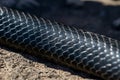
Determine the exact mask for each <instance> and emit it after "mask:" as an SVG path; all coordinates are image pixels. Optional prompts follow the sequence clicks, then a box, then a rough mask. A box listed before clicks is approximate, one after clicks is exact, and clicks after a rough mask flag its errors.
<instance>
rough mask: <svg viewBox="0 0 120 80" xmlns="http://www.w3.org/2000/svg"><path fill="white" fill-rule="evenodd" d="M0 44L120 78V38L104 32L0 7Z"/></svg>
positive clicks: (76, 67) (103, 75)
mask: <svg viewBox="0 0 120 80" xmlns="http://www.w3.org/2000/svg"><path fill="white" fill-rule="evenodd" d="M0 45H6V46H9V47H12V48H14V49H19V50H23V51H27V52H28V53H32V54H33V55H36V56H40V57H44V58H46V59H50V60H53V61H55V62H60V63H62V64H65V65H68V66H70V67H73V68H75V69H78V70H82V71H85V72H88V73H90V74H93V75H96V76H99V77H101V78H103V79H108V80H120V50H119V49H120V42H119V41H117V40H114V39H111V38H108V37H105V36H103V35H98V34H95V33H91V32H87V31H83V30H81V29H77V28H75V27H69V26H65V25H63V24H58V23H57V22H51V21H49V20H44V19H42V18H37V17H36V16H31V15H30V14H25V13H23V12H18V11H16V10H12V9H7V8H5V7H0Z"/></svg>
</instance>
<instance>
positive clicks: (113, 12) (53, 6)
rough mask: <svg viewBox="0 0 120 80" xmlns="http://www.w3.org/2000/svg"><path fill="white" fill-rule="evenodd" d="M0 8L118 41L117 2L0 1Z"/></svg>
mask: <svg viewBox="0 0 120 80" xmlns="http://www.w3.org/2000/svg"><path fill="white" fill-rule="evenodd" d="M0 5H2V6H7V7H10V8H14V9H19V10H21V11H24V12H29V13H31V14H35V15H37V16H38V17H43V18H47V19H50V20H52V21H53V20H55V21H57V22H61V23H64V24H65V25H69V26H73V27H79V28H80V29H84V30H87V31H92V32H95V33H99V34H102V35H106V36H108V37H112V38H114V39H118V40H120V0H0Z"/></svg>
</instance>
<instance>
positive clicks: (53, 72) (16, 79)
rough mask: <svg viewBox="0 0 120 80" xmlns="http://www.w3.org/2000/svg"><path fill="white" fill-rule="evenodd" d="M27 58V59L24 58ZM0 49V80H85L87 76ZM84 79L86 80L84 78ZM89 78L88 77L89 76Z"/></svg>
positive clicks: (28, 56)
mask: <svg viewBox="0 0 120 80" xmlns="http://www.w3.org/2000/svg"><path fill="white" fill-rule="evenodd" d="M26 57H27V58H26ZM77 73H78V74H76V73H75V72H74V70H71V69H69V68H66V67H62V66H60V65H57V64H54V63H51V62H48V61H45V60H41V59H40V60H37V58H36V57H33V56H30V55H26V54H22V53H15V52H12V51H8V50H6V49H1V48H0V80H87V79H91V78H87V77H88V75H84V73H82V72H77ZM85 77H86V78H85ZM89 77H90V76H89Z"/></svg>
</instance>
